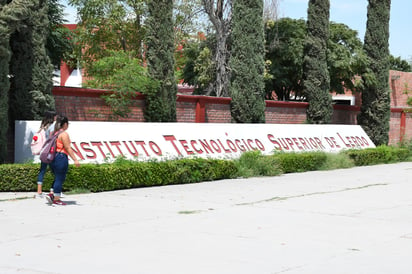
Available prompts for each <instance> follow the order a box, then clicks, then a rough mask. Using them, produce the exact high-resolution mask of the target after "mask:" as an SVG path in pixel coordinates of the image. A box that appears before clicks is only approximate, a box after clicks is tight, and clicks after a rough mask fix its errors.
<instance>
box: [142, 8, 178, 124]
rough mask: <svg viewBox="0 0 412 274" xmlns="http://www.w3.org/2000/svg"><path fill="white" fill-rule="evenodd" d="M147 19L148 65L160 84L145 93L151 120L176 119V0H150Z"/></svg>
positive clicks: (148, 118)
mask: <svg viewBox="0 0 412 274" xmlns="http://www.w3.org/2000/svg"><path fill="white" fill-rule="evenodd" d="M148 10H149V17H148V18H147V37H146V46H147V54H146V58H147V67H148V72H149V75H150V77H151V78H152V79H154V80H155V81H158V82H159V83H160V86H159V88H158V89H157V90H155V91H154V92H151V93H149V94H146V100H145V102H146V108H145V119H146V121H148V122H175V121H176V95H177V84H176V79H175V74H174V64H175V63H174V56H173V54H174V43H173V41H174V29H173V0H149V1H148Z"/></svg>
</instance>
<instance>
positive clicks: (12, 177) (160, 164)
mask: <svg viewBox="0 0 412 274" xmlns="http://www.w3.org/2000/svg"><path fill="white" fill-rule="evenodd" d="M39 168H40V167H39V164H13V165H0V191H2V192H5V191H13V192H14V191H36V187H37V186H36V179H37V174H38V171H39ZM236 176H237V168H236V166H235V164H234V162H233V161H224V160H216V159H179V160H171V161H149V162H135V161H129V160H126V159H119V160H117V161H115V162H114V163H112V164H108V163H106V164H100V165H96V164H83V165H81V166H80V167H78V168H76V167H74V166H70V167H69V172H68V174H67V177H66V181H65V183H64V191H66V192H70V191H75V190H79V189H84V190H89V191H92V192H100V191H109V190H116V189H128V188H136V187H146V186H160V185H170V184H186V183H196V182H201V181H211V180H219V179H225V178H234V177H236ZM52 182H53V176H52V174H51V172H47V173H46V176H45V179H44V182H43V188H44V189H48V188H50V187H51V185H52Z"/></svg>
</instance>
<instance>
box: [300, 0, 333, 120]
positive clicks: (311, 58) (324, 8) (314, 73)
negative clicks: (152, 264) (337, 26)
mask: <svg viewBox="0 0 412 274" xmlns="http://www.w3.org/2000/svg"><path fill="white" fill-rule="evenodd" d="M329 7H330V3H329V0H310V1H309V7H308V20H307V31H308V33H307V38H306V43H305V48H304V61H303V92H304V94H305V96H306V99H307V100H308V102H309V107H308V109H307V113H306V115H307V120H308V122H309V123H315V124H327V123H330V121H331V119H332V114H333V107H332V96H331V95H330V77H329V71H328V65H327V42H328V39H329Z"/></svg>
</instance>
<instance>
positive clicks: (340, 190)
mask: <svg viewBox="0 0 412 274" xmlns="http://www.w3.org/2000/svg"><path fill="white" fill-rule="evenodd" d="M386 185H388V184H386V183H381V184H370V185H364V186H360V187H350V188H344V189H339V190H334V191H320V192H312V193H306V194H300V195H292V196H285V197H273V198H269V199H265V200H260V201H255V202H247V203H240V204H236V205H237V206H245V205H255V204H261V203H267V202H273V201H285V200H289V199H294V198H302V197H308V196H315V195H324V194H331V193H338V192H345V191H352V190H359V189H364V188H369V187H375V186H386Z"/></svg>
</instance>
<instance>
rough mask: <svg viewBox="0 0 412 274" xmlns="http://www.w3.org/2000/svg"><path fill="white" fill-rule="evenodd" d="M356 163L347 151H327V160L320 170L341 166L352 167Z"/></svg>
mask: <svg viewBox="0 0 412 274" xmlns="http://www.w3.org/2000/svg"><path fill="white" fill-rule="evenodd" d="M354 166H355V163H354V162H353V160H352V159H351V158H349V156H348V155H347V154H345V153H327V154H326V161H325V162H324V163H323V165H322V166H320V167H319V170H333V169H339V168H351V167H354Z"/></svg>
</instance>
